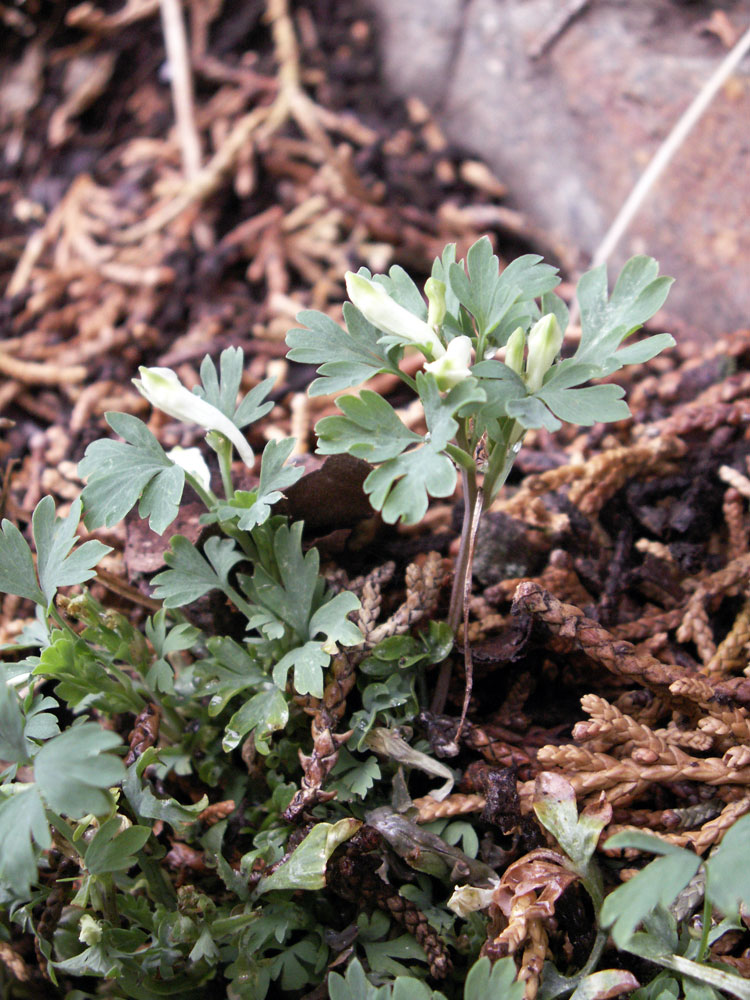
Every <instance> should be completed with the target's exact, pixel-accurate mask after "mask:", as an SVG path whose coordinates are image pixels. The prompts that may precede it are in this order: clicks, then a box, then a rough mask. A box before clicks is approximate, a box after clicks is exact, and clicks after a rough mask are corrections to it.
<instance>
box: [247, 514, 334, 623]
mask: <svg viewBox="0 0 750 1000" xmlns="http://www.w3.org/2000/svg"><path fill="white" fill-rule="evenodd" d="M302 529H303V524H302V522H301V521H295V522H294V524H292V525H291V526H288V525H286V524H282V525H280V527H279V528H278V529H277V530H276V532H275V533H274V537H273V554H274V558H275V563H276V567H277V571H278V578H277V579H274V577H272V576H271V575H270V573H268V572H267V571H266V570H265V569H264V568H263V567H262V566H260V565H257V564H256V567H255V572H254V574H253V576H252V579H251V581H250V587H249V590H248V593H249V594H250V596H251V597H252V598H253V600H254V601H256V602H257V603H258V604H260V605H261V606H262V607H263V608H267V609H268V610H270V611H272V612H273V614H274V616H275V617H276V618H279V619H280V620H281V621H282V622H284V624H286V625H288V626H289V627H290V628H292V629H293V630H294V631H295V633H296V634H297V636H298V637H299V638H302V639H306V638H308V623H309V621H310V617H311V615H312V612H313V606H314V604H315V603H316V598H317V599H319V596H320V593H321V591H322V589H323V586H324V582H323V580H322V578H320V577H319V576H318V568H319V565H320V556H319V555H318V551H317V549H310V550H309V551H308V552H307V553H305V554H303V552H302Z"/></svg>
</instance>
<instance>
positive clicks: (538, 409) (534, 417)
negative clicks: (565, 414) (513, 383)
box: [505, 396, 562, 431]
mask: <svg viewBox="0 0 750 1000" xmlns="http://www.w3.org/2000/svg"><path fill="white" fill-rule="evenodd" d="M505 410H506V413H507V414H508V416H509V417H513V419H514V420H517V421H518V422H519V424H520V425H521V426H522V427H526V428H529V429H530V428H532V427H545V428H546V429H547V430H548V431H557V430H559V429H560V428H561V427H562V424H561V423H560V421H559V420H556V419H555V417H553V416H552V414H551V413H550V411H549V410H548V409H547V407H546V406H545V405H544V403H542V401H541V400H540V399H538V398H537V397H536V396H525V397H524V398H523V399H509V400H508V402H507V404H506V406H505Z"/></svg>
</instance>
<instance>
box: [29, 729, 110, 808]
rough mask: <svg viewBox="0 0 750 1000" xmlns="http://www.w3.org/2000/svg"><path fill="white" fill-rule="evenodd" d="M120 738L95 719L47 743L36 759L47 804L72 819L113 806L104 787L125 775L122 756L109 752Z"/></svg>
mask: <svg viewBox="0 0 750 1000" xmlns="http://www.w3.org/2000/svg"><path fill="white" fill-rule="evenodd" d="M121 744H122V741H121V739H120V737H119V736H118V735H117V734H116V733H113V732H111V731H109V730H107V729H102V728H101V727H100V726H98V725H97V724H96V723H95V722H84V723H83V724H82V725H80V726H73V727H72V728H71V729H67V730H66V731H65V732H63V733H61V734H60V735H59V736H55V737H54V738H53V739H51V740H49V741H48V742H47V743H45V744H44V746H43V747H42V749H41V750H40V751H39V753H38V754H37V755H36V757H35V759H34V776H35V778H36V782H37V785H38V787H39V791H40V792H41V795H42V797H43V799H44V801H45V802H46V803H47V805H48V806H49V807H50V808H51V809H53V810H54V811H55V812H58V813H61V814H62V815H64V816H70V817H71V818H73V819H80V817H82V816H85V815H86V814H87V813H93V815H95V816H101V815H102V814H103V813H106V812H108V811H109V809H110V807H111V796H109V795H108V794H107V793H106V791H105V789H107V788H109V787H110V786H112V785H118V784H119V783H120V782H121V781H122V779H123V778H124V777H125V768H124V767H123V765H122V761H121V760H120V758H119V757H115V756H114V755H113V754H112V753H110V752H109V751H111V750H113V749H114V748H115V747H119V746H121Z"/></svg>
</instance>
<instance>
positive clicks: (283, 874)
mask: <svg viewBox="0 0 750 1000" xmlns="http://www.w3.org/2000/svg"><path fill="white" fill-rule="evenodd" d="M361 826H362V822H361V820H358V819H353V818H352V817H350V816H347V817H346V818H344V819H340V820H339V821H338V822H337V823H317V824H316V825H315V826H314V827H313V828H312V830H311V831H310V832H309V833H308V835H307V836H306V837H305V839H304V840H302V841H301V842H300V843H299V844H298V845H297V847H295V849H294V851H293V852H292V854H291V856H290V857H289V858H288V859H287V860H286V861H285V862H284V863H283V864H281V865H279V867H278V868H277V869H276V871H274V872H273V873H272V874H271V875H269V876H268V877H267V878H263V879H261V880H260V883H259V885H258V889H257V892H258V894H259V895H260V894H262V893H265V892H270V891H271V890H276V889H308V890H309V889H324V888H325V885H326V877H325V871H326V865H327V863H328V859H329V858H330V856H331V855H332V854H333V852H334V851H335V850H336V848H337V847H338V846H339V845H340V844H343V843H344V841H346V840H349V838H350V837H353V836H354V834H355V833H356V832H357V830H359V828H360V827H361Z"/></svg>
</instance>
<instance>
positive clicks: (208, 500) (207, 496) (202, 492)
mask: <svg viewBox="0 0 750 1000" xmlns="http://www.w3.org/2000/svg"><path fill="white" fill-rule="evenodd" d="M185 479H186V480H187V481H188V483H189V484H190V486H191V487H192V489H193V490H194V491H195V492H196V493H197V494H198V496H199V497H200V498H201V500H202V501H203V503H204V504H205V505H206V510H213V509H214V507H215V506H216V502H217V497H216V494H215V493H212V492H211V490H208V489H206V488H205V487H204V486H202V485H201V483H200V482H199V481H198V480H197V479H196V477H195V476H193V475H192V474H191V473H189V472H186V473H185Z"/></svg>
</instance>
